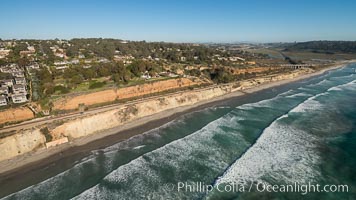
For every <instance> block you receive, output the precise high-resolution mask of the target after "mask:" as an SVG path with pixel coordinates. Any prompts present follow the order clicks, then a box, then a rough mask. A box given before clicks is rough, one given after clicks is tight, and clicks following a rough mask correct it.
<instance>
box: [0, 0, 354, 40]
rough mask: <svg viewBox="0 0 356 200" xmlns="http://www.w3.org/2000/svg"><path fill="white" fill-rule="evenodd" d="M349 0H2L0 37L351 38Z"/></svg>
mask: <svg viewBox="0 0 356 200" xmlns="http://www.w3.org/2000/svg"><path fill="white" fill-rule="evenodd" d="M355 6H356V2H351V1H343V2H340V1H327V2H326V1H320V0H314V1H306V0H303V1H298V2H284V1H281V0H272V1H268V2H261V1H257V0H254V1H245V0H239V1H231V0H224V1H218V2H217V1H202V0H194V1H175V2H167V1H161V0H155V1H150V2H147V1H142V0H135V1H130V2H124V1H111V0H106V1H100V2H96V1H85V2H80V1H68V0H63V1H44V0H34V1H21V0H14V1H10V2H3V3H2V12H1V13H0V25H1V27H3V28H2V30H1V32H0V38H2V39H4V40H6V39H55V38H60V39H71V38H115V39H116V38H117V39H123V40H131V41H142V40H146V41H165V42H179V43H181V42H186V43H235V42H255V43H269V42H295V41H297V42H301V41H313V40H343V41H346V40H348V41H350V40H352V41H354V40H356V29H355V28H354V27H356V20H355V18H356V17H355V14H353V13H354V12H353V8H355Z"/></svg>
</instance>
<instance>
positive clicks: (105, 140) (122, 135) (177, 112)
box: [0, 62, 346, 185]
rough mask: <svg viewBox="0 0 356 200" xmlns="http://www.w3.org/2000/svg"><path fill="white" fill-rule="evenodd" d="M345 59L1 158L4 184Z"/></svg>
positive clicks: (331, 68)
mask: <svg viewBox="0 0 356 200" xmlns="http://www.w3.org/2000/svg"><path fill="white" fill-rule="evenodd" d="M345 63H346V62H343V63H338V64H337V65H334V66H331V67H328V68H324V69H322V70H320V71H316V72H314V73H310V74H305V75H301V76H298V77H296V78H294V79H289V80H281V81H276V82H270V83H267V84H261V85H258V86H256V87H254V88H251V89H247V90H243V91H236V92H233V93H229V94H227V95H223V96H219V97H217V98H213V99H209V100H206V101H202V102H199V103H197V104H194V105H191V106H182V107H178V108H174V109H170V110H167V111H163V112H160V113H156V114H153V115H150V116H147V117H143V118H139V119H136V120H133V121H130V122H128V123H126V124H124V125H122V126H120V127H116V128H113V129H110V130H105V131H102V132H100V133H97V134H93V135H90V136H86V137H82V138H78V139H74V140H73V141H71V142H69V143H66V144H63V145H59V146H56V147H53V148H50V149H40V150H37V151H35V152H31V153H27V154H24V155H23V156H18V157H16V158H13V159H10V160H6V161H2V162H0V166H1V167H0V185H2V184H5V183H6V184H15V180H16V179H17V178H18V177H21V175H23V174H26V176H28V174H31V173H33V174H36V173H39V172H38V171H36V170H38V169H41V168H45V167H46V166H49V165H53V164H55V163H56V162H68V163H70V164H68V165H73V163H74V162H73V161H74V160H77V159H78V158H83V157H85V156H87V155H89V154H90V153H91V151H92V150H96V149H101V148H104V147H107V146H111V145H113V144H115V143H118V142H120V141H123V140H126V139H128V138H130V137H132V136H135V135H137V134H141V133H143V132H146V131H148V130H151V129H154V128H156V127H159V126H161V125H163V124H165V123H168V122H169V121H172V120H173V119H175V118H177V117H179V116H182V115H184V114H186V113H190V112H194V111H196V110H201V109H204V108H207V107H211V106H214V105H216V104H218V103H219V102H222V101H226V100H228V99H231V98H236V97H240V96H244V95H246V94H250V93H255V92H258V91H262V90H265V89H270V88H274V87H278V86H282V85H285V84H288V83H293V82H296V81H300V80H303V79H309V78H312V77H314V76H318V75H321V74H323V73H325V72H326V71H329V70H333V69H336V68H339V67H342V66H343V64H345Z"/></svg>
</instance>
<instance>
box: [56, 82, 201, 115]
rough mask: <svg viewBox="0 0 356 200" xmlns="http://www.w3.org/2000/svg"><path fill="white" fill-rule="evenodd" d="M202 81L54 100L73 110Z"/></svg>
mask: <svg viewBox="0 0 356 200" xmlns="http://www.w3.org/2000/svg"><path fill="white" fill-rule="evenodd" d="M200 83H201V82H199V81H197V82H193V81H192V80H190V79H187V78H178V79H169V80H165V81H158V82H152V83H146V84H142V85H136V86H130V87H125V88H120V89H117V90H115V89H110V90H104V91H99V92H93V93H89V94H83V95H78V96H74V97H73V96H67V97H64V98H62V99H59V100H57V101H55V102H54V109H55V110H71V109H76V108H78V104H81V103H84V104H85V105H94V104H99V103H106V102H111V101H115V100H116V99H127V98H133V97H138V96H143V95H147V94H152V93H157V92H163V91H166V90H170V89H176V88H181V87H187V86H191V85H197V84H200Z"/></svg>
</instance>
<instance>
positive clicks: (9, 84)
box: [0, 79, 14, 87]
mask: <svg viewBox="0 0 356 200" xmlns="http://www.w3.org/2000/svg"><path fill="white" fill-rule="evenodd" d="M0 82H2V83H4V85H7V87H11V86H13V85H14V81H13V80H12V79H6V80H1V81H0Z"/></svg>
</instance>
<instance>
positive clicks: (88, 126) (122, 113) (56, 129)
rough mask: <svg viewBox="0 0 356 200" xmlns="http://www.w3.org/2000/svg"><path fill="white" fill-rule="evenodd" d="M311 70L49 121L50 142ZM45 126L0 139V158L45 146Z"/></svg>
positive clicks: (159, 97) (84, 134)
mask: <svg viewBox="0 0 356 200" xmlns="http://www.w3.org/2000/svg"><path fill="white" fill-rule="evenodd" d="M311 72H312V71H310V70H309V71H308V70H296V71H293V72H290V73H285V74H276V75H270V76H264V77H259V78H254V79H250V80H244V81H240V82H235V83H229V84H224V85H214V86H209V87H207V88H202V89H191V90H185V91H182V92H179V93H174V94H167V95H164V96H158V97H156V98H149V99H147V100H144V101H139V102H135V103H131V104H130V103H128V104H123V105H121V106H120V105H119V106H117V107H116V108H114V109H112V110H109V111H104V112H100V113H96V114H91V115H85V114H84V115H83V116H80V117H76V118H74V119H70V120H66V121H62V122H60V123H58V122H57V123H55V124H47V125H46V127H48V131H49V132H48V133H47V134H50V136H51V137H50V138H51V141H56V140H60V139H62V138H65V137H66V138H68V140H69V142H71V141H75V139H77V138H81V137H85V136H89V135H93V134H96V133H99V132H103V131H105V130H109V129H113V128H115V127H120V126H122V125H124V124H126V123H129V122H133V123H134V120H136V119H140V118H143V117H148V116H150V115H153V114H157V113H160V112H163V111H167V110H171V109H174V108H178V107H184V106H192V105H194V104H198V103H202V102H204V101H207V100H211V99H213V98H215V97H219V96H222V95H225V94H229V93H232V92H236V91H241V90H245V89H250V88H254V87H256V86H258V85H261V84H265V83H270V82H275V81H280V80H289V79H294V78H295V77H298V76H300V75H303V74H309V73H311ZM42 128H43V126H39V127H34V128H32V129H31V130H19V131H18V132H17V133H15V134H12V135H10V136H7V137H4V138H1V139H0V149H2V154H0V161H3V160H7V159H11V158H13V157H15V156H18V155H22V154H25V153H29V152H33V151H35V150H37V149H45V148H46V142H49V141H48V140H47V141H46V138H47V137H48V135H45V134H44V133H43V132H41V129H42ZM46 136H47V137H46Z"/></svg>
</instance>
